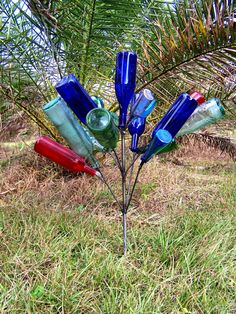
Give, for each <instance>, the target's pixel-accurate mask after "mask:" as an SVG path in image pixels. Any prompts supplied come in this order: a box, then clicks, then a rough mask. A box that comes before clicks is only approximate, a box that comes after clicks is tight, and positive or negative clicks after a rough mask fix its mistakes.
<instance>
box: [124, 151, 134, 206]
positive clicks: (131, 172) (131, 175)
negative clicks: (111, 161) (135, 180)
mask: <svg viewBox="0 0 236 314" xmlns="http://www.w3.org/2000/svg"><path fill="white" fill-rule="evenodd" d="M135 157H136V153H133V160H132V163H131V170H130V175H129V183H128V191H127V196H126V201H127V200H128V199H129V195H130V188H131V182H132V177H133V172H134V163H135ZM126 174H127V171H126Z"/></svg>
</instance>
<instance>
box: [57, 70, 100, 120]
mask: <svg viewBox="0 0 236 314" xmlns="http://www.w3.org/2000/svg"><path fill="white" fill-rule="evenodd" d="M56 90H57V92H58V94H59V95H60V96H61V97H62V98H63V99H64V100H65V102H66V103H67V105H68V106H69V107H70V109H71V110H72V111H73V112H74V114H75V115H76V116H77V117H78V118H79V120H80V121H81V122H83V123H84V124H86V115H87V113H88V112H89V111H90V110H92V109H94V108H97V105H96V104H95V102H94V101H93V100H92V99H91V97H90V96H89V94H88V93H87V92H86V90H85V89H84V88H83V86H82V85H81V84H80V83H79V82H78V80H77V79H76V77H75V76H74V75H73V74H69V75H67V76H65V77H64V78H63V79H62V80H61V81H60V82H59V83H57V85H56Z"/></svg>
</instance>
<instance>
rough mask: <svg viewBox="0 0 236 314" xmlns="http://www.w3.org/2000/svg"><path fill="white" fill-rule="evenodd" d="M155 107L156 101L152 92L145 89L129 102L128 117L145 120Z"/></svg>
mask: <svg viewBox="0 0 236 314" xmlns="http://www.w3.org/2000/svg"><path fill="white" fill-rule="evenodd" d="M155 105H156V99H155V98H154V96H153V94H152V92H151V91H150V90H149V89H147V88H145V89H143V90H142V91H141V92H140V93H138V94H136V95H135V98H133V100H132V102H131V108H130V116H131V117H141V118H146V117H147V116H148V115H149V114H150V113H151V112H152V110H153V109H154V107H155Z"/></svg>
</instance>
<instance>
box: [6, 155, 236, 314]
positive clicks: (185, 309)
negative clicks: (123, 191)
mask: <svg viewBox="0 0 236 314" xmlns="http://www.w3.org/2000/svg"><path fill="white" fill-rule="evenodd" d="M199 153H200V151H198V152H197V154H199ZM192 154H193V153H192ZM211 154H212V152H211ZM4 156H5V158H7V159H6V160H5V161H3V162H2V163H1V164H2V172H1V195H0V196H1V200H0V235H1V243H0V254H1V261H0V269H1V276H0V313H3V314H8V313H13V314H18V313H32V314H33V313H40V314H41V313H42V314H45V313H65V314H66V313H74V314H77V313H85V314H87V313H88V314H137V313H140V314H149V313H150V314H153V313H155V314H159V313H166V314H183V313H196V314H204V313H217V314H218V313H219V314H231V313H232V314H233V313H235V308H236V307H235V250H234V245H235V222H236V219H235V210H234V209H235V203H236V195H235V190H234V187H235V175H234V174H233V171H235V165H234V163H232V162H229V161H228V160H225V161H222V160H214V161H213V162H212V161H207V162H206V161H201V160H200V159H199V157H198V158H194V156H193V158H192V160H189V161H188V162H187V161H186V159H185V158H183V156H178V157H177V156H174V157H172V161H167V159H166V158H167V157H168V156H167V157H162V158H161V160H157V159H154V160H153V161H152V162H150V163H148V164H147V165H146V166H145V167H144V168H143V171H142V176H141V177H140V180H139V182H138V186H137V190H136V192H135V194H134V199H133V202H132V203H131V208H130V212H129V214H128V256H127V258H126V259H124V258H120V257H121V252H122V230H121V224H120V221H119V222H118V221H117V220H120V213H119V211H118V209H117V206H116V204H115V203H114V202H113V199H112V198H111V196H110V193H109V191H108V190H107V188H106V187H105V186H104V185H102V184H101V183H100V181H99V180H98V179H96V178H93V177H89V176H87V175H79V176H76V175H74V174H71V173H68V172H66V171H65V170H63V169H62V168H60V167H57V166H55V165H54V164H52V163H50V162H48V161H46V160H45V159H43V158H41V157H39V156H37V155H36V154H35V153H34V152H33V151H32V150H27V151H24V150H23V151H20V152H19V151H18V153H17V154H14V155H13V154H9V153H8V152H7V151H5V153H4ZM214 156H216V155H214ZM196 157H197V156H196ZM168 158H169V157H168ZM173 161H174V163H173ZM102 164H103V170H104V173H105V175H106V177H107V178H108V180H109V181H110V182H111V184H112V186H113V189H114V190H115V191H117V192H120V187H119V186H118V183H119V182H120V178H119V175H118V172H117V171H115V168H114V162H113V160H112V159H110V158H106V159H105V160H104V161H103V163H102ZM176 164H178V165H176ZM183 164H184V165H185V166H184V165H183Z"/></svg>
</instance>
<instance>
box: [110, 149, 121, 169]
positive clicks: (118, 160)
mask: <svg viewBox="0 0 236 314" xmlns="http://www.w3.org/2000/svg"><path fill="white" fill-rule="evenodd" d="M112 151H113V153H114V155H115V157H114V156H113V155H112V154H111V156H112V157H113V159H114V160H115V161H116V165H117V166H118V167H119V169H120V172H122V167H121V164H120V159H119V157H118V155H117V153H116V151H115V149H112Z"/></svg>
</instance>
